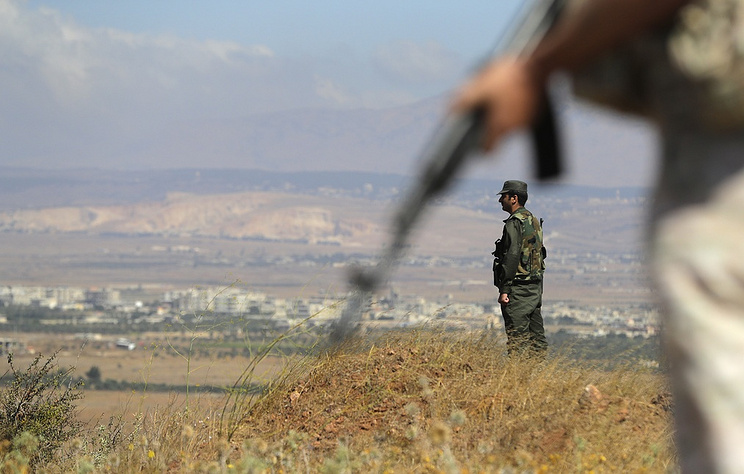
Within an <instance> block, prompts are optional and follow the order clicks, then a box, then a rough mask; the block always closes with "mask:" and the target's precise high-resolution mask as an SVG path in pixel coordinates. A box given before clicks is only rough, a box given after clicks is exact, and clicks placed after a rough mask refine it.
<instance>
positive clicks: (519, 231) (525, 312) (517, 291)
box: [493, 180, 548, 354]
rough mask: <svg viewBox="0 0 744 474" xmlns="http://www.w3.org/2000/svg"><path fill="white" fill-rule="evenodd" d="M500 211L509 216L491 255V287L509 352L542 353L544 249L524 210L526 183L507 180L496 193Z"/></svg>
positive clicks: (544, 347) (544, 345) (544, 343)
mask: <svg viewBox="0 0 744 474" xmlns="http://www.w3.org/2000/svg"><path fill="white" fill-rule="evenodd" d="M499 195H500V198H499V202H500V203H501V208H502V209H503V210H504V211H505V212H508V213H509V217H508V218H507V219H506V220H505V221H504V230H503V233H502V236H501V239H499V240H497V241H496V250H495V251H494V252H493V256H494V257H495V258H494V262H493V271H494V284H495V285H496V286H497V287H498V288H499V304H500V305H501V315H502V317H503V318H504V328H505V329H506V337H507V347H508V348H509V353H510V354H514V353H515V352H519V351H523V350H531V351H534V352H535V353H536V354H544V353H545V351H546V350H547V348H548V341H547V340H546V339H545V329H544V327H543V318H542V314H541V312H540V310H541V308H542V293H543V281H542V280H543V273H544V270H545V264H544V262H543V259H544V257H545V248H544V247H543V235H542V227H541V225H540V222H539V221H538V219H537V218H536V217H535V216H533V215H532V213H531V212H530V211H528V210H527V209H526V208H525V207H524V204H525V203H526V202H527V183H525V182H523V181H517V180H509V181H506V182H505V183H504V186H503V187H502V189H501V191H499Z"/></svg>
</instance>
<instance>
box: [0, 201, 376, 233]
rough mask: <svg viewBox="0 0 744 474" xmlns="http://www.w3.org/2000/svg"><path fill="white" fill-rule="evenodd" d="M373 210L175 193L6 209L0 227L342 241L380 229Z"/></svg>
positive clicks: (27, 230)
mask: <svg viewBox="0 0 744 474" xmlns="http://www.w3.org/2000/svg"><path fill="white" fill-rule="evenodd" d="M378 207H379V206H378ZM350 210H352V211H353V207H351V209H350ZM372 211H373V213H371V214H370V213H365V214H363V215H362V214H360V215H354V214H353V213H349V212H348V211H347V212H344V211H343V210H340V209H338V206H337V205H334V204H333V203H332V202H331V200H329V199H323V198H319V197H311V196H301V197H298V196H293V195H289V194H279V193H260V192H245V193H236V194H221V195H210V196H204V195H195V194H185V193H173V194H169V195H168V197H167V199H166V200H164V201H162V202H147V203H138V204H132V205H122V206H82V207H59V208H46V209H36V210H17V211H11V212H4V213H0V229H1V230H5V231H20V232H92V233H105V232H109V233H121V234H157V235H179V234H189V235H198V236H208V237H224V238H234V239H244V238H264V239H271V240H286V239H304V240H308V241H314V240H321V239H330V240H339V241H340V240H343V239H346V238H349V237H358V236H360V235H367V234H374V233H376V232H379V225H378V224H377V223H376V222H375V221H374V219H375V217H376V215H375V214H374V209H373V210H372ZM378 211H379V210H378Z"/></svg>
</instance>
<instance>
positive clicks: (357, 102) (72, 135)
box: [0, 0, 653, 185]
mask: <svg viewBox="0 0 744 474" xmlns="http://www.w3.org/2000/svg"><path fill="white" fill-rule="evenodd" d="M521 5H523V2H522V0H458V1H454V0H453V1H450V0H437V1H431V0H395V1H392V0H375V1H372V2H369V1H368V2H361V1H357V2H355V1H350V0H316V1H314V2H299V1H294V2H289V1H286V0H272V1H261V2H259V1H250V0H208V1H207V0H202V1H198V2H197V1H193V0H178V1H176V0H147V1H145V0H126V1H111V0H109V1H104V0H97V1H70V0H25V1H24V0H0V144H1V145H0V166H28V167H36V168H57V167H63V168H70V167H90V166H93V167H100V168H130V169H131V168H148V167H159V168H162V167H179V166H185V167H194V166H205V167H206V166H215V167H229V166H234V165H233V164H232V163H228V162H224V163H220V161H219V160H220V158H219V153H215V154H214V156H213V157H212V158H210V160H211V161H210V162H209V163H202V161H203V160H204V158H203V157H202V155H200V154H199V153H200V152H199V151H198V150H194V149H189V150H191V153H190V155H191V156H186V155H187V153H181V152H180V151H178V150H177V148H178V147H175V148H174V150H176V151H174V150H168V151H165V152H162V153H161V154H160V155H157V153H153V152H152V150H160V149H163V148H164V146H163V142H169V141H170V142H174V140H175V142H174V143H176V144H178V143H179V142H178V138H175V139H171V138H170V137H171V134H173V133H174V132H173V131H174V130H184V129H188V126H184V124H191V126H192V128H193V127H196V128H197V129H198V124H201V123H207V122H209V121H213V123H224V122H225V121H230V120H238V119H244V118H246V117H249V116H251V115H253V114H262V113H267V112H276V111H286V110H291V109H298V108H314V109H360V108H373V109H386V108H392V107H396V106H401V105H408V104H413V103H415V102H417V101H419V100H422V99H426V98H430V97H435V96H440V97H441V96H442V94H447V93H448V92H451V90H452V89H453V88H454V87H456V86H457V85H458V84H460V82H461V81H462V80H463V79H464V78H465V77H466V76H468V75H469V74H470V73H471V72H472V71H473V70H474V69H475V67H476V65H477V64H478V63H479V62H480V61H481V60H482V59H483V58H484V57H485V56H486V55H487V54H488V53H489V52H490V51H491V49H492V48H493V46H494V45H495V44H496V42H497V40H498V39H499V38H500V37H502V35H503V33H504V30H505V29H506V28H507V25H509V23H511V22H513V20H514V18H515V17H516V16H517V14H518V10H519V8H520V6H521ZM567 122H568V121H567ZM590 122H592V123H593V122H594V119H590ZM194 124H197V125H194ZM568 125H569V127H573V131H572V130H569V131H568V133H567V139H566V142H568V143H569V144H570V145H571V147H572V148H573V150H574V151H572V158H576V160H578V161H580V163H579V165H577V166H576V167H575V168H576V170H577V172H575V173H569V174H567V175H566V179H567V180H569V181H573V182H577V183H581V184H593V183H595V182H596V183H597V184H600V185H617V184H628V185H636V184H647V183H648V181H649V177H650V176H651V174H652V172H651V171H650V169H651V168H650V166H651V165H649V163H650V162H651V160H649V159H648V156H649V155H651V154H652V153H653V151H652V148H651V146H650V144H651V140H652V137H651V136H649V135H648V133H647V132H646V131H645V129H643V127H641V128H639V127H638V126H637V125H633V127H634V128H632V129H631V132H630V135H629V137H630V139H627V138H626V137H625V136H622V137H620V138H621V140H620V141H619V142H618V145H617V146H613V145H612V144H608V143H607V139H608V138H607V137H610V139H613V138H612V137H614V135H613V134H614V132H612V131H609V134H608V133H604V134H601V135H597V134H595V135H593V136H592V137H587V136H586V135H587V133H583V132H584V131H585V127H584V125H582V124H578V125H575V124H574V125H572V124H571V123H569V124H568ZM217 135H218V134H216V133H215V134H207V133H205V134H204V136H202V135H200V136H199V137H198V138H196V137H191V138H194V139H197V140H198V141H199V143H203V144H205V146H207V147H209V146H212V148H214V149H219V147H220V146H221V145H222V143H220V142H219V137H217ZM173 136H174V137H175V136H176V135H173ZM639 137H640V138H639ZM587 138H588V139H593V140H594V143H586V139H587ZM210 140H212V141H214V142H215V143H213V144H211V145H210V143H209V141H210ZM239 140H240V137H238V142H235V141H234V142H233V143H234V148H238V149H239V148H240V147H241V146H243V145H241V143H240V142H239ZM188 146H189V144H188V143H186V141H185V140H184V143H183V144H182V148H183V147H188ZM629 147H630V148H629ZM608 149H609V150H615V149H616V150H617V153H616V155H617V156H614V155H611V154H607V153H606V151H607V150H608ZM507 150H508V147H507ZM576 150H578V151H576ZM636 150H638V151H636ZM598 153H600V154H601V155H603V157H604V160H597V154H598ZM629 154H630V156H631V157H632V159H634V160H636V161H635V162H633V163H632V165H633V166H630V167H629V166H628V162H627V160H628V158H627V157H628V156H629ZM502 155H508V156H507V158H509V157H511V158H512V161H511V162H510V161H508V160H501V161H502V162H503V164H501V165H499V164H494V165H488V166H495V167H496V168H494V170H493V172H492V173H493V174H494V175H500V174H502V172H508V171H504V170H510V169H514V167H515V166H516V167H517V168H518V169H520V172H521V173H523V174H524V173H526V171H525V165H524V158H523V156H524V155H523V154H522V155H521V157H515V154H510V153H502ZM137 157H139V158H137ZM413 158H414V157H412V159H413ZM351 159H352V160H353V157H351ZM223 161H225V160H223ZM615 161H617V163H614V162H615ZM613 163H614V164H613ZM499 166H500V168H499ZM608 166H609V168H608ZM612 166H616V171H613V170H615V168H612ZM366 168H367V169H369V163H367V167H366ZM629 168H633V170H635V171H637V170H639V169H640V171H641V173H640V174H639V173H638V172H635V173H633V174H632V175H631V174H629V171H628V170H629ZM381 171H382V170H381ZM392 171H399V170H392ZM520 176H521V175H520ZM638 176H640V178H638Z"/></svg>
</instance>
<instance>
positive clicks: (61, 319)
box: [0, 286, 659, 349]
mask: <svg viewBox="0 0 744 474" xmlns="http://www.w3.org/2000/svg"><path fill="white" fill-rule="evenodd" d="M150 294H151V295H152V296H151V297H150V299H149V300H147V301H145V300H142V299H137V297H138V296H141V295H143V292H142V289H137V288H134V289H132V288H122V289H117V288H99V289H86V288H76V287H29V286H4V287H2V288H0V330H2V332H3V333H4V334H6V335H8V334H9V333H11V332H12V331H18V330H19V328H20V329H23V330H26V331H30V330H39V329H44V328H46V330H49V329H50V327H52V326H53V327H54V329H53V330H54V331H60V332H65V333H70V332H79V331H83V332H88V331H93V332H94V331H102V332H105V333H114V332H117V331H119V332H121V330H122V329H124V331H125V332H126V331H127V330H128V331H129V332H132V330H133V328H136V329H137V330H140V331H144V330H157V329H158V328H163V327H166V326H167V327H170V328H178V327H180V326H181V325H193V324H195V322H196V321H201V320H203V321H209V324H210V327H212V328H219V327H220V322H228V321H230V322H231V323H233V324H237V323H236V322H237V321H240V322H242V323H246V324H247V323H250V322H259V321H260V322H263V323H270V324H271V327H272V328H273V329H277V330H286V329H289V328H290V327H293V326H296V325H299V324H306V325H307V326H308V327H315V326H327V325H329V324H331V323H332V322H333V321H334V320H335V319H336V318H338V317H339V315H340V311H341V308H342V305H343V304H344V301H345V297H344V296H332V295H316V296H311V297H298V298H292V299H287V298H278V297H273V296H271V295H269V294H266V293H264V292H260V291H254V290H248V289H244V288H240V287H238V286H227V287H209V288H188V289H169V290H166V291H163V292H162V293H160V294H159V295H156V294H154V293H153V292H152V290H151V291H150ZM11 308H17V309H24V310H25V311H26V312H25V313H23V314H26V315H28V314H29V311H35V312H33V313H30V314H32V315H33V317H31V318H29V317H26V318H23V320H20V319H15V320H14V318H13V316H12V312H11V311H10V309H11ZM543 316H544V318H545V322H546V327H547V328H548V331H549V332H557V331H562V332H565V333H568V334H575V335H580V336H584V337H602V336H608V335H623V336H625V337H629V338H635V337H644V338H646V337H650V336H655V335H657V334H658V329H659V328H658V324H659V318H658V313H657V311H656V310H655V309H654V308H653V307H652V306H650V305H645V304H639V305H636V306H633V307H627V306H626V307H624V308H622V309H620V308H611V307H607V306H599V307H589V306H577V305H575V304H570V303H563V302H557V303H556V302H553V303H551V304H550V305H547V306H546V307H544V311H543ZM31 322H33V325H32V326H29V324H30V323H31ZM432 323H436V324H438V325H441V326H444V327H446V328H450V329H485V328H494V329H498V328H500V327H501V324H502V323H501V314H500V309H499V308H498V305H494V304H483V303H462V302H453V301H448V299H447V298H446V297H445V298H444V299H442V300H436V301H434V300H426V299H424V298H422V297H401V296H398V295H396V294H395V293H394V292H391V293H390V294H388V295H382V296H379V295H378V296H377V297H375V298H373V300H372V301H371V303H370V305H369V307H368V308H367V310H366V311H365V312H364V316H363V320H362V323H361V324H362V325H363V326H372V327H379V328H401V327H411V326H416V325H425V324H432ZM127 328H128V329H127ZM125 347H126V348H130V349H131V348H134V347H129V346H125Z"/></svg>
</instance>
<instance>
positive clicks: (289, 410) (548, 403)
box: [233, 330, 674, 472]
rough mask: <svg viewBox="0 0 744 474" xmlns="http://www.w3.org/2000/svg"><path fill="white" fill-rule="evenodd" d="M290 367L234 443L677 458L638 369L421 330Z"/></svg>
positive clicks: (574, 467)
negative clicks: (545, 356)
mask: <svg viewBox="0 0 744 474" xmlns="http://www.w3.org/2000/svg"><path fill="white" fill-rule="evenodd" d="M293 375H294V377H292V378H289V379H288V380H287V382H286V383H285V384H283V385H282V386H280V387H276V388H275V390H274V391H273V392H271V393H270V394H268V395H267V396H266V397H264V398H263V399H262V400H260V402H259V403H257V404H256V405H255V406H254V407H252V409H251V410H250V412H249V413H248V418H247V420H246V421H245V423H244V424H243V426H242V427H241V429H240V430H239V432H238V434H239V436H238V437H237V439H234V440H233V444H234V445H235V446H240V445H241V444H243V440H250V442H249V443H247V446H248V451H249V452H250V453H249V454H250V455H252V456H254V457H260V456H261V455H262V452H263V453H264V454H265V452H266V449H268V447H267V446H284V445H286V443H287V441H286V440H287V439H289V438H292V437H294V438H299V439H301V440H302V443H303V444H300V445H299V447H298V448H297V450H298V451H301V452H302V456H301V458H302V459H304V460H305V461H304V463H305V466H310V467H311V468H314V467H317V466H321V465H324V464H327V463H328V460H329V459H330V460H333V459H335V458H334V456H337V455H338V452H339V446H342V447H343V452H344V457H345V460H346V461H345V462H347V465H348V467H353V468H354V469H353V470H356V469H357V468H359V469H362V468H364V469H371V470H372V471H373V472H378V471H385V470H388V469H390V470H393V471H398V470H400V471H401V472H403V471H407V472H431V471H445V472H460V471H461V470H463V469H467V471H468V472H491V471H494V470H498V469H500V468H503V467H507V466H509V467H514V468H518V469H520V470H522V469H527V470H535V471H551V472H589V471H595V472H602V471H604V472H664V471H666V470H668V469H670V468H671V467H672V466H673V463H674V452H673V446H672V440H671V428H670V413H669V407H668V406H667V405H665V404H664V403H665V401H666V400H668V396H667V395H666V391H665V388H664V380H663V379H662V377H661V376H659V375H658V374H654V373H650V372H648V371H645V370H642V369H638V368H617V369H615V370H613V371H603V370H599V369H594V368H592V367H587V366H583V365H582V364H579V363H575V362H572V361H568V360H566V359H564V358H562V357H560V356H557V357H553V358H550V359H549V360H546V361H543V362H536V361H535V360H531V359H526V358H525V359H510V358H508V357H505V356H504V355H503V347H502V345H501V344H500V343H499V342H497V341H494V340H493V338H491V337H486V336H484V337H479V336H478V335H476V334H472V333H457V334H447V333H444V332H441V331H436V330H421V331H413V332H405V333H391V334H388V335H386V336H385V337H384V338H383V339H380V340H377V341H374V342H369V341H357V343H354V344H348V345H347V346H346V347H344V348H341V349H340V350H338V351H337V352H334V353H332V354H326V355H323V356H321V357H319V358H318V359H317V360H314V361H308V364H307V366H305V367H304V369H303V370H300V371H298V372H296V373H295V374H293ZM587 387H590V388H588V389H587ZM275 449H276V448H275ZM262 450H263V451H262ZM244 455H245V454H244ZM293 462H296V460H295V461H293ZM278 464H280V465H281V464H282V463H281V462H279V463H278ZM274 467H275V468H276V469H279V468H280V467H282V466H277V465H276V463H275V465H274ZM283 467H284V469H285V470H287V469H289V470H290V471H291V470H292V469H293V468H296V467H297V466H296V465H287V466H283Z"/></svg>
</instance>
